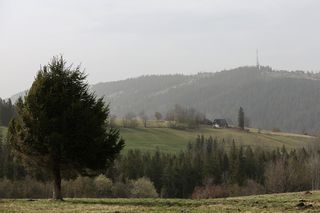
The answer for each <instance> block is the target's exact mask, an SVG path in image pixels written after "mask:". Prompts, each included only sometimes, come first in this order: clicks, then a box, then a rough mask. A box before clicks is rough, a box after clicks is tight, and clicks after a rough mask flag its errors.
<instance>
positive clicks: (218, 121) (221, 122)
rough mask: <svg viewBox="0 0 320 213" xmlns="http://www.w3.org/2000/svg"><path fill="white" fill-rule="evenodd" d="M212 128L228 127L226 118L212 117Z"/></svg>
mask: <svg viewBox="0 0 320 213" xmlns="http://www.w3.org/2000/svg"><path fill="white" fill-rule="evenodd" d="M212 126H213V128H228V127H229V125H228V122H227V121H226V119H214V120H213V122H212Z"/></svg>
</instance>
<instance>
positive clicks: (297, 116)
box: [92, 67, 320, 133]
mask: <svg viewBox="0 0 320 213" xmlns="http://www.w3.org/2000/svg"><path fill="white" fill-rule="evenodd" d="M319 79H320V77H319V74H311V73H303V72H298V71H297V72H286V71H273V70H272V69H271V68H269V67H262V68H261V70H257V68H256V67H240V68H237V69H233V70H228V71H222V72H218V73H200V74H197V75H188V76H186V75H152V76H142V77H139V78H133V79H127V80H122V81H117V82H107V83H99V84H96V85H93V86H92V90H93V91H95V92H96V94H97V95H98V96H104V97H105V100H106V101H107V102H110V103H111V109H112V110H111V112H112V113H113V114H115V115H117V116H123V115H124V114H125V113H127V112H131V111H133V112H135V113H139V112H140V111H141V110H144V111H145V112H147V113H148V114H149V116H153V115H154V112H155V111H159V112H162V113H165V112H166V111H167V110H168V109H170V108H172V107H173V106H174V105H175V104H181V105H184V106H187V107H194V108H196V109H197V110H199V111H201V112H203V113H205V114H206V115H207V117H208V118H211V119H213V118H226V119H228V120H230V121H231V122H234V123H235V122H236V119H237V111H238V109H239V107H240V106H242V107H244V109H245V113H246V115H247V117H248V118H249V119H250V123H251V126H254V127H256V128H261V129H269V130H271V129H273V128H279V129H281V130H283V131H288V132H297V133H301V132H304V131H307V132H309V133H317V132H318V131H319V129H320V120H319V119H318V118H319V117H320V92H319V91H320V82H319Z"/></svg>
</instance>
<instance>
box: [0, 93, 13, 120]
mask: <svg viewBox="0 0 320 213" xmlns="http://www.w3.org/2000/svg"><path fill="white" fill-rule="evenodd" d="M14 115H15V107H14V105H13V104H12V102H11V100H10V99H9V100H2V99H1V98H0V126H8V124H9V122H10V120H11V118H12V117H13V116H14Z"/></svg>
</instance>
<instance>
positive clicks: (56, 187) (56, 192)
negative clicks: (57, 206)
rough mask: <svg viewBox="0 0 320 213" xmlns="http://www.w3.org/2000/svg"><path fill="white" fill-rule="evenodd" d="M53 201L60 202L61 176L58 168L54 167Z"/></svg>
mask: <svg viewBox="0 0 320 213" xmlns="http://www.w3.org/2000/svg"><path fill="white" fill-rule="evenodd" d="M52 198H53V199H54V200H62V194H61V174H60V167H59V166H54V168H53V197H52Z"/></svg>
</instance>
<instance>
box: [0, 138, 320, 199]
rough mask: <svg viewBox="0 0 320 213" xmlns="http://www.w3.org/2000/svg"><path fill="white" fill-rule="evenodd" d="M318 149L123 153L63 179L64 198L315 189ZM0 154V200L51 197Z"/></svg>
mask: <svg viewBox="0 0 320 213" xmlns="http://www.w3.org/2000/svg"><path fill="white" fill-rule="evenodd" d="M2 138H3V137H2ZM318 150H319V149H318V147H310V148H301V149H290V150H287V149H286V148H285V147H282V148H279V149H274V150H265V149H262V148H259V147H255V148H252V147H250V146H238V145H237V144H236V143H235V142H234V141H232V140H224V139H222V140H218V139H215V138H212V137H209V138H205V137H203V136H198V137H197V138H196V140H195V141H194V142H192V143H189V145H188V146H187V147H186V149H185V150H184V151H181V152H180V153H164V152H161V151H160V150H157V151H155V152H144V151H142V150H128V151H127V152H126V153H122V154H121V155H120V156H118V158H117V159H116V160H115V162H114V163H113V164H112V166H111V167H109V169H108V170H106V171H105V172H103V173H102V174H101V175H100V176H98V177H95V178H89V177H81V176H77V175H74V174H72V173H71V174H64V177H65V178H64V180H63V182H62V184H63V188H65V189H64V190H63V193H64V195H65V196H68V197H101V196H102V197H139V196H142V197H166V198H174V197H175V198H215V197H228V196H237V195H252V194H263V193H277V192H289V191H301V190H311V189H319V187H320V182H319V177H318V174H319V172H320V166H319V165H320V161H319V157H320V156H319V151H318ZM0 152H1V154H0V156H1V159H0V162H1V164H0V171H1V173H0V179H1V181H0V196H1V197H7V198H19V197H35V198H36V197H50V196H51V191H50V190H49V189H50V181H49V180H50V177H48V176H47V174H46V173H45V172H42V170H41V169H35V168H34V167H28V165H23V164H21V163H20V161H19V159H16V158H14V157H13V156H12V155H11V154H10V152H9V148H8V146H6V143H5V140H2V143H1V149H0ZM26 183H27V184H26ZM17 185H19V186H20V187H19V190H17ZM79 187H80V189H79Z"/></svg>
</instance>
